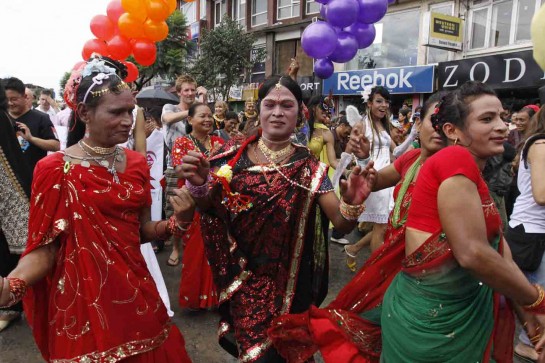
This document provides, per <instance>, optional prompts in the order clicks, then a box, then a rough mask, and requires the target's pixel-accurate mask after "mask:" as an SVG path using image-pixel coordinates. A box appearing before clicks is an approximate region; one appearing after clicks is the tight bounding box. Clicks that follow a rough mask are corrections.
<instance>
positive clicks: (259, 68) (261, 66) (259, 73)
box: [250, 44, 265, 83]
mask: <svg viewBox="0 0 545 363" xmlns="http://www.w3.org/2000/svg"><path fill="white" fill-rule="evenodd" d="M264 48H265V44H258V45H254V48H253V49H252V53H251V54H250V61H251V62H254V61H255V59H256V55H257V53H258V52H259V51H260V49H264ZM264 80H265V61H263V62H259V63H256V64H254V66H253V68H252V75H251V78H250V83H261V82H263V81H264Z"/></svg>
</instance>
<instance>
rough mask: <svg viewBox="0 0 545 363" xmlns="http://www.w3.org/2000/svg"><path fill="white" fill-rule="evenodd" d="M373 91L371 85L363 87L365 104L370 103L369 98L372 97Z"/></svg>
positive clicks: (362, 93) (362, 95)
mask: <svg viewBox="0 0 545 363" xmlns="http://www.w3.org/2000/svg"><path fill="white" fill-rule="evenodd" d="M372 90H373V86H372V85H370V84H368V85H367V86H365V87H363V91H361V99H362V100H363V102H367V101H369V96H371V91H372Z"/></svg>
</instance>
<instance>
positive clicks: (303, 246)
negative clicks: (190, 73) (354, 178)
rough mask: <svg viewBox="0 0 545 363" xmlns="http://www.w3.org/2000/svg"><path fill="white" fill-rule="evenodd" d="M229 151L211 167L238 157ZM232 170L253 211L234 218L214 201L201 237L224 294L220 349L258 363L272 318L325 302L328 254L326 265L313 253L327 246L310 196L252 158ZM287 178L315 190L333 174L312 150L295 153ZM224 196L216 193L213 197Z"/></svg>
mask: <svg viewBox="0 0 545 363" xmlns="http://www.w3.org/2000/svg"><path fill="white" fill-rule="evenodd" d="M250 147H252V146H251V145H250ZM225 150H230V151H229V152H226V153H225V152H223V151H222V150H220V153H219V154H218V155H220V156H217V157H216V158H213V160H212V163H213V165H221V164H222V163H225V160H229V158H231V157H233V156H234V154H235V153H236V147H234V148H233V145H231V144H229V143H228V144H226V145H225ZM222 159H223V160H222ZM233 169H234V170H233V171H234V176H233V180H232V181H231V188H232V190H233V191H235V192H239V193H241V194H244V195H248V196H250V197H251V198H252V203H253V207H252V208H251V209H250V210H248V211H245V212H242V213H239V214H237V215H234V214H231V213H229V212H228V211H227V210H226V209H225V208H224V207H223V206H222V204H221V200H219V199H215V203H214V205H215V207H214V208H211V209H210V211H209V212H208V213H206V214H203V217H202V231H203V238H204V241H205V245H206V248H207V255H208V259H209V261H210V265H211V267H212V272H213V274H214V280H215V282H216V285H217V286H218V289H219V290H220V304H221V306H220V312H222V323H221V325H220V327H221V332H220V334H221V335H220V343H222V345H223V346H224V347H225V346H226V345H227V344H228V343H227V342H228V341H230V342H231V343H233V342H234V341H236V345H237V346H238V349H234V350H233V348H232V347H233V344H231V349H229V351H230V352H231V353H233V354H236V355H238V357H239V359H240V360H241V361H242V362H253V361H255V360H257V359H259V357H262V356H263V355H264V354H265V353H266V352H267V351H268V350H269V349H270V348H271V341H270V340H269V339H268V337H267V332H266V330H267V329H268V328H269V327H270V324H271V320H272V319H273V318H274V317H276V316H279V315H280V314H283V313H287V312H290V311H294V310H296V311H303V310H305V309H307V308H308V306H309V305H310V304H311V303H315V304H319V303H320V301H319V300H320V297H321V296H323V294H324V284H322V283H320V282H319V281H325V280H324V277H325V276H324V275H326V274H327V268H325V267H324V266H325V261H324V260H326V259H327V254H323V260H321V261H316V260H315V259H314V258H313V257H314V255H315V252H316V251H314V250H313V249H314V246H324V244H315V243H314V230H313V228H314V222H313V221H314V216H315V209H316V208H315V207H316V199H315V197H314V196H313V195H312V193H309V192H308V191H306V190H304V189H302V188H298V187H293V186H292V185H291V184H290V183H289V182H288V181H286V180H285V179H284V178H283V177H281V176H279V175H277V174H278V172H277V171H276V170H274V168H269V167H264V166H260V165H253V164H252V162H251V161H250V159H249V158H248V156H247V154H243V155H242V157H241V158H240V160H239V162H238V163H237V164H236V165H235V167H234V168H233ZM281 171H282V172H283V173H284V174H285V175H286V176H287V177H288V178H290V179H291V180H293V181H296V182H297V183H299V184H302V185H305V186H308V187H311V186H312V188H313V190H314V191H317V190H318V189H320V187H321V185H322V182H323V180H324V178H325V177H326V171H327V168H326V167H325V166H324V164H321V163H319V162H318V161H316V160H315V159H314V158H312V157H310V155H309V151H308V149H306V148H303V147H297V148H296V152H295V153H294V155H293V156H292V157H291V159H290V160H289V161H288V162H287V163H286V164H285V165H283V166H282V167H281ZM219 192H220V191H219V190H214V195H215V196H218V195H220V193H219ZM212 213H213V214H212ZM226 242H228V243H226ZM316 271H320V272H321V273H315V272H316ZM312 286H319V287H320V289H319V290H320V291H317V290H313V289H312ZM295 296H298V299H295V298H294V297H295ZM301 302H303V303H301ZM237 350H238V351H237Z"/></svg>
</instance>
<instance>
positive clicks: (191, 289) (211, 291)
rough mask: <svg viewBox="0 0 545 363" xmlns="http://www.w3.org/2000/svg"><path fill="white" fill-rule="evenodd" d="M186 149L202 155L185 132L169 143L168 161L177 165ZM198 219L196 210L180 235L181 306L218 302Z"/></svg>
mask: <svg viewBox="0 0 545 363" xmlns="http://www.w3.org/2000/svg"><path fill="white" fill-rule="evenodd" d="M210 143H211V149H212V150H215V149H216V148H218V147H219V146H221V145H223V143H224V141H223V139H222V138H220V137H217V136H211V137H210ZM201 147H202V146H201ZM189 151H199V152H200V153H201V154H203V155H205V153H204V152H203V151H204V150H201V149H200V148H199V146H198V145H197V144H195V142H194V141H193V140H192V139H191V138H190V137H189V136H184V137H179V138H177V139H176V141H175V142H174V146H173V147H172V165H173V166H177V165H181V164H182V158H183V157H184V155H186V154H187V153H188V152H189ZM205 156H208V155H205ZM184 183H185V182H184V180H179V181H178V185H179V186H180V187H181V186H183V185H184ZM200 219H201V216H200V214H199V213H198V212H195V215H194V217H193V223H192V224H191V226H190V227H189V230H188V231H187V232H186V233H185V235H184V236H183V237H182V239H183V241H184V245H185V247H184V253H183V256H182V279H181V282H180V296H179V301H180V306H181V307H182V308H191V309H210V308H215V307H216V306H217V305H218V294H217V289H216V286H215V285H214V279H213V277H212V271H211V270H210V265H209V263H208V259H207V258H206V254H205V251H204V243H203V240H202V235H201V222H200Z"/></svg>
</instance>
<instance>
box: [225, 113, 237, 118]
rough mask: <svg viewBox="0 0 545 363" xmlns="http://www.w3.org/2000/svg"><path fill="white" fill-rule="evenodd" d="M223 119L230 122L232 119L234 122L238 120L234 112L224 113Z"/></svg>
mask: <svg viewBox="0 0 545 363" xmlns="http://www.w3.org/2000/svg"><path fill="white" fill-rule="evenodd" d="M225 119H226V120H232V119H235V120H238V115H237V113H236V112H235V111H227V112H225Z"/></svg>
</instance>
